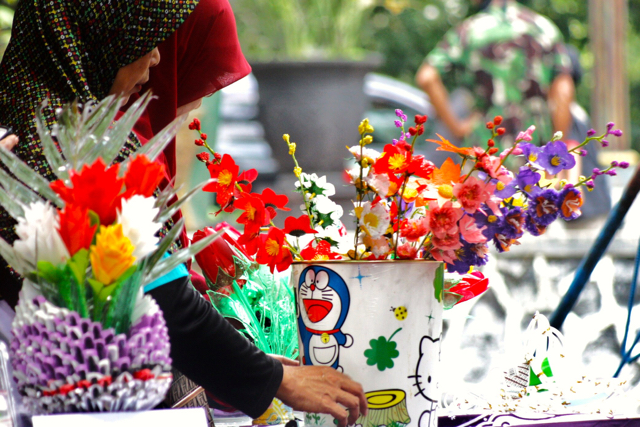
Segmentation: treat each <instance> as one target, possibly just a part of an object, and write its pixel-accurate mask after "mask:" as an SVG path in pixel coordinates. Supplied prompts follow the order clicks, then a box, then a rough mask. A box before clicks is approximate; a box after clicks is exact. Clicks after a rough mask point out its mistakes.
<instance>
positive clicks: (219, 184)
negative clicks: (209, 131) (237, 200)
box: [202, 154, 239, 208]
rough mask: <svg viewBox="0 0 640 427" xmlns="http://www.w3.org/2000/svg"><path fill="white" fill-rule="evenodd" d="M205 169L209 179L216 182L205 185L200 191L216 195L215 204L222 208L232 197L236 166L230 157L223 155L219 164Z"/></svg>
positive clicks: (210, 164) (236, 173) (212, 164)
mask: <svg viewBox="0 0 640 427" xmlns="http://www.w3.org/2000/svg"><path fill="white" fill-rule="evenodd" d="M207 168H208V169H209V174H210V175H211V178H213V179H215V180H217V181H216V182H213V183H211V184H207V185H205V186H204V188H203V189H202V190H203V191H208V192H210V193H216V202H217V203H218V204H219V205H220V206H222V207H223V208H224V207H226V206H227V205H228V204H229V203H230V202H231V201H232V198H233V195H234V191H235V185H236V180H237V177H238V171H239V168H238V165H236V162H235V161H234V160H233V158H232V157H231V156H230V155H228V154H225V155H224V156H222V159H221V160H220V163H209V164H208V165H207Z"/></svg>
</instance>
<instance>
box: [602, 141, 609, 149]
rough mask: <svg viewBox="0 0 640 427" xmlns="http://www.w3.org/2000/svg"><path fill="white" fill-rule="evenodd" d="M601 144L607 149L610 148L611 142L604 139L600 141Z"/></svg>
mask: <svg viewBox="0 0 640 427" xmlns="http://www.w3.org/2000/svg"><path fill="white" fill-rule="evenodd" d="M600 144H602V146H603V147H605V148H607V147H608V146H609V141H607V140H606V139H603V140H602V141H600Z"/></svg>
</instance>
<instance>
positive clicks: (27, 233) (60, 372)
mask: <svg viewBox="0 0 640 427" xmlns="http://www.w3.org/2000/svg"><path fill="white" fill-rule="evenodd" d="M149 99H150V98H149V96H145V97H142V98H141V99H140V100H139V101H138V102H136V103H135V104H134V105H133V106H132V107H131V108H130V109H129V111H128V112H127V113H126V114H125V115H124V116H123V117H122V118H121V119H120V120H119V121H118V122H116V123H113V119H114V117H115V115H116V113H117V112H118V110H119V108H120V106H121V102H120V101H117V100H115V99H113V98H108V99H106V100H105V101H103V102H101V103H99V104H87V105H85V106H84V108H82V107H81V106H80V105H77V104H72V105H69V106H67V107H65V108H64V109H63V110H62V111H61V113H60V115H59V125H56V126H55V127H54V128H53V129H52V130H51V132H49V131H47V130H46V127H45V126H44V124H43V121H42V118H41V117H40V116H38V121H37V124H38V133H39V135H40V138H41V140H42V142H43V148H44V152H45V155H46V157H47V160H48V162H49V164H50V165H51V166H52V169H53V170H54V172H55V174H56V175H57V176H58V178H59V179H58V180H56V181H54V182H53V183H51V184H50V183H49V182H47V181H46V180H45V179H44V178H43V177H42V176H40V175H39V174H38V172H36V171H33V170H32V169H30V168H29V167H28V166H27V165H26V164H24V163H22V162H21V161H20V160H19V159H18V158H17V157H16V156H15V155H14V154H13V153H11V152H10V151H6V150H4V149H3V150H0V159H1V160H2V162H3V163H4V164H5V165H6V166H7V167H8V169H9V170H11V171H12V173H13V174H14V175H15V176H12V175H10V174H8V173H7V172H5V171H4V170H3V169H0V175H1V180H2V184H1V186H0V204H2V206H3V207H4V208H5V209H6V210H7V211H8V212H9V213H10V214H11V215H12V216H13V217H14V218H15V219H16V220H17V226H16V234H17V236H18V239H17V240H16V241H15V242H14V243H13V245H10V244H9V243H7V242H6V241H5V240H3V239H0V254H1V255H2V256H3V257H4V258H5V259H6V260H7V261H8V262H9V264H10V265H11V266H12V267H13V268H14V269H15V270H16V271H17V272H18V273H20V274H21V275H22V276H23V277H24V278H25V280H24V285H23V289H22V291H21V296H20V302H19V304H18V307H17V309H16V318H15V321H14V323H13V325H12V333H13V337H12V341H11V353H12V366H13V374H14V378H15V380H16V382H17V384H18V389H19V391H20V393H21V394H22V395H23V396H24V398H25V401H26V403H27V404H28V405H29V406H30V407H31V409H32V410H33V411H35V412H45V413H50V412H77V411H120V410H140V409H149V408H152V407H153V406H155V405H156V404H157V403H159V402H160V401H161V400H162V399H163V398H164V394H165V392H166V390H167V389H168V387H169V385H170V383H171V373H170V369H171V359H170V357H169V339H168V333H167V328H166V325H165V322H164V318H163V317H162V312H161V311H160V309H159V308H158V306H157V305H156V303H155V302H154V301H153V300H152V299H151V298H150V297H144V296H143V293H142V289H143V286H144V285H145V284H147V283H150V282H152V281H153V280H155V279H157V278H159V277H160V276H162V275H163V274H165V273H167V272H168V271H170V270H172V269H173V268H175V267H176V266H178V265H179V264H180V263H182V262H185V261H186V260H187V259H189V258H190V257H191V256H192V255H193V254H194V253H196V252H197V251H198V250H199V249H201V248H203V247H204V246H206V244H208V243H209V242H210V241H211V239H212V238H207V239H204V240H203V241H202V242H201V243H199V244H196V245H193V246H192V247H189V248H185V249H182V250H179V251H177V252H174V253H173V254H172V255H168V251H169V248H170V246H171V244H172V243H173V242H174V241H175V239H176V236H177V235H178V233H179V232H180V229H181V227H182V222H179V223H177V224H175V226H174V227H173V228H172V229H171V230H170V231H168V232H166V233H164V234H163V237H162V238H161V239H160V238H158V233H159V231H160V230H161V229H162V228H163V224H164V223H165V222H166V221H168V220H170V219H171V216H172V215H173V214H174V213H175V211H176V210H177V209H178V208H179V206H180V203H173V204H171V205H168V201H169V200H171V199H172V198H173V196H174V195H175V190H173V189H172V188H171V187H170V186H167V188H166V189H165V190H163V191H161V192H156V188H157V187H158V184H159V183H160V181H161V180H162V179H163V177H164V170H163V166H161V165H159V164H157V163H154V162H153V161H152V159H153V158H155V156H157V155H158V154H159V153H160V152H162V149H163V148H164V146H165V145H166V144H167V143H168V142H169V141H170V140H171V138H172V137H173V135H174V133H175V129H176V124H177V122H176V123H174V124H173V125H172V126H170V127H168V128H167V129H165V130H164V131H163V132H162V133H160V134H159V135H158V136H157V137H156V138H154V139H153V140H152V141H150V142H149V143H148V144H147V145H145V146H144V147H141V148H139V149H138V150H137V153H135V154H134V155H132V156H131V157H130V158H129V159H127V160H125V161H124V162H122V163H121V164H113V163H114V161H115V159H116V156H117V155H118V153H119V152H120V150H121V149H122V147H123V146H124V143H125V142H126V140H127V136H128V135H129V133H130V131H131V127H132V126H133V123H135V121H136V120H137V119H138V117H139V116H140V115H141V114H142V111H143V109H144V108H145V107H146V105H147V103H148V101H149ZM56 144H57V146H58V147H60V151H59V150H58V147H57V146H56ZM107 165H111V166H107ZM154 194H155V196H154Z"/></svg>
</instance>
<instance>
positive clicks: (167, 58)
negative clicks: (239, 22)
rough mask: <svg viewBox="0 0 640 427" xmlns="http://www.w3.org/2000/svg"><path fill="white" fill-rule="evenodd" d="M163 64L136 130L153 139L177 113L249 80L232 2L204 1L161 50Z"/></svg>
mask: <svg viewBox="0 0 640 427" xmlns="http://www.w3.org/2000/svg"><path fill="white" fill-rule="evenodd" d="M158 48H159V50H160V63H159V64H158V66H156V67H154V68H152V69H151V72H150V78H149V82H148V83H147V84H146V85H145V87H144V88H143V90H142V92H143V93H144V92H145V91H146V90H148V89H151V90H152V91H153V94H154V95H156V96H157V97H158V99H156V100H153V101H151V103H150V104H149V107H148V108H147V114H146V117H145V119H146V120H142V122H140V123H139V126H138V125H137V126H136V130H137V131H139V133H141V134H142V136H145V137H147V138H150V137H151V136H153V135H154V134H156V133H157V132H159V131H160V130H162V129H163V128H164V127H165V126H166V125H168V124H169V123H171V121H173V120H174V119H175V118H176V113H177V109H178V107H180V106H183V105H186V104H189V103H190V102H193V101H195V100H197V99H200V98H202V97H204V96H207V95H211V94H213V93H214V92H217V91H218V90H220V89H222V88H223V87H225V86H228V85H230V84H231V83H234V82H235V81H237V80H239V79H241V78H243V77H245V76H246V75H248V74H249V73H250V72H251V67H250V66H249V64H248V63H247V60H246V59H245V58H244V55H243V54H242V50H241V49H240V43H239V41H238V34H237V32H236V21H235V18H234V16H233V11H232V10H231V6H230V5H229V2H228V0H201V1H200V3H199V4H198V6H197V7H196V8H195V10H194V11H193V13H192V14H191V15H190V16H189V18H187V20H186V21H185V22H184V24H182V25H181V26H180V28H178V30H177V31H176V32H175V33H173V35H171V37H169V38H168V39H167V40H166V41H164V42H163V43H162V44H160V46H158ZM164 154H165V158H166V164H167V168H168V172H169V176H170V177H171V178H173V177H175V174H176V147H175V141H173V142H171V143H170V144H169V145H168V146H167V148H166V149H165V152H164Z"/></svg>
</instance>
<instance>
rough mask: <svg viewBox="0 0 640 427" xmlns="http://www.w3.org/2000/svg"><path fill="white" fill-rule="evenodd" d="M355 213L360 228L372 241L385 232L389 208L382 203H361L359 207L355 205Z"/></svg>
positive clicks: (388, 221)
mask: <svg viewBox="0 0 640 427" xmlns="http://www.w3.org/2000/svg"><path fill="white" fill-rule="evenodd" d="M355 213H356V216H357V217H358V219H359V220H360V227H362V229H363V230H364V231H365V232H366V233H367V234H368V235H369V236H371V238H372V239H374V240H375V239H378V238H380V237H382V236H383V235H384V234H385V233H386V232H387V229H388V228H389V223H390V221H391V216H390V214H389V208H388V207H387V205H386V204H384V203H383V202H379V203H376V204H372V203H371V202H364V203H361V204H360V205H359V206H358V205H356V208H355Z"/></svg>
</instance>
